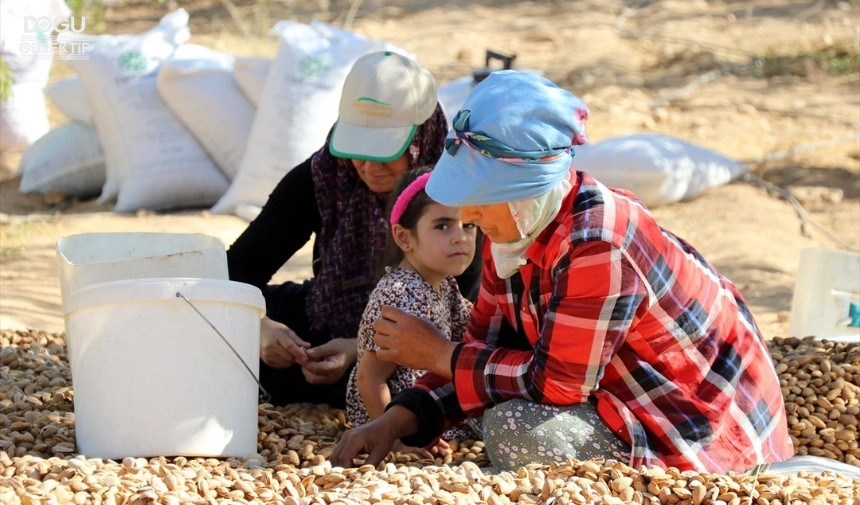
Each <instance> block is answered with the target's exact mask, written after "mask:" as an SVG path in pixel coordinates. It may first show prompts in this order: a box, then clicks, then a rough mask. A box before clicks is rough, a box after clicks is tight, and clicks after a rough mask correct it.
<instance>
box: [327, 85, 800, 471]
mask: <svg viewBox="0 0 860 505" xmlns="http://www.w3.org/2000/svg"><path fill="white" fill-rule="evenodd" d="M512 97H515V98H512ZM587 118H588V109H587V108H586V107H585V105H584V104H583V103H582V102H581V101H580V100H579V99H578V98H577V97H575V96H574V95H572V94H570V93H568V92H567V91H565V90H562V89H561V88H559V87H557V86H556V85H554V84H553V83H551V82H550V81H548V80H546V79H544V78H542V77H539V76H536V75H534V74H529V73H519V72H514V71H499V72H495V73H493V74H491V75H490V76H489V77H488V78H487V79H486V80H484V81H483V82H482V83H480V84H478V85H477V86H476V87H475V89H474V90H473V91H472V93H471V94H470V95H469V97H468V98H467V100H466V102H465V104H464V105H463V108H462V109H461V110H460V112H459V113H458V114H457V115H456V116H455V117H454V121H453V125H454V128H453V130H452V131H451V132H449V134H448V138H447V139H446V147H445V153H443V155H442V157H441V158H440V160H439V162H438V163H437V164H436V168H435V169H434V171H433V173H432V175H431V176H430V179H429V181H428V183H427V187H426V191H427V194H428V195H430V197H431V198H433V199H434V200H436V201H438V202H440V203H442V204H443V205H449V206H459V207H461V218H462V220H463V222H469V221H472V222H474V223H475V224H476V225H478V226H479V227H480V228H481V230H482V231H483V233H484V234H485V236H486V237H487V238H488V239H489V241H487V242H485V244H484V247H483V259H484V266H483V274H482V280H481V289H480V292H479V294H478V299H477V301H476V303H475V305H474V307H473V310H472V313H471V321H470V323H469V326H468V328H467V331H466V334H465V336H464V341H463V342H462V343H452V342H447V341H445V340H444V339H442V338H439V336H438V335H436V331H435V330H434V329H433V328H432V327H430V326H428V325H427V324H426V323H424V322H423V321H421V320H419V319H417V318H414V317H412V316H409V315H407V314H404V313H402V312H400V311H398V310H396V309H393V308H386V309H385V310H383V312H382V317H381V318H380V319H378V320H377V322H376V324H375V326H374V328H375V330H376V332H377V336H376V344H377V345H378V346H379V347H381V348H382V350H380V351H377V357H378V358H379V359H387V360H391V361H394V362H397V363H398V364H400V365H402V366H408V367H412V368H418V369H427V370H429V371H430V372H429V373H427V374H426V375H424V376H423V377H422V378H421V379H420V380H419V381H418V383H416V387H415V388H413V389H410V390H407V391H404V392H402V393H401V394H399V395H398V396H396V397H395V398H394V399H393V400H392V402H391V403H390V404H389V406H388V409H387V410H386V412H385V414H384V415H383V416H381V417H379V418H377V419H376V420H375V421H373V422H371V423H369V424H367V425H364V426H362V427H359V428H356V429H353V430H350V431H348V432H347V433H346V434H345V435H344V437H343V439H342V440H341V442H340V443H339V444H338V446H337V447H336V449H335V451H334V453H333V454H332V463H333V464H336V465H341V466H350V465H352V464H354V462H355V460H354V458H356V457H357V456H358V455H359V454H361V453H368V454H369V456H368V458H367V462H369V463H371V464H376V463H378V462H380V461H381V460H382V459H383V458H384V457H385V456H386V455H387V453H388V451H389V449H390V447H391V444H392V441H393V440H395V439H396V438H401V439H402V441H403V443H404V444H406V445H411V446H422V445H425V444H428V443H430V442H432V441H433V440H434V437H436V436H437V435H438V434H439V433H441V432H442V430H444V429H445V428H446V427H448V426H451V424H452V423H456V422H459V421H460V420H462V419H464V418H472V419H480V420H481V421H482V423H481V424H482V430H483V436H484V442H485V447H486V451H487V454H488V456H489V457H490V460H491V462H492V463H493V464H494V465H495V466H496V467H498V468H500V469H505V470H511V469H515V468H517V467H519V466H522V465H525V464H528V463H543V464H548V463H550V462H553V461H564V460H566V459H568V458H575V459H580V460H584V459H589V458H591V457H595V456H600V457H605V458H610V459H616V460H621V461H624V462H626V463H628V464H630V465H632V466H634V467H639V466H641V465H645V466H651V465H658V466H663V467H676V468H679V469H681V470H697V471H712V472H727V471H747V470H750V469H753V468H756V467H758V466H759V465H764V464H767V463H771V462H777V461H782V460H784V459H787V458H789V457H790V456H791V455H792V453H793V448H792V444H791V441H790V439H789V436H788V428H787V424H786V414H785V408H784V403H783V399H782V394H781V390H780V387H779V383H778V380H777V376H776V372H775V371H774V369H773V364H772V361H771V359H770V355H769V354H768V352H767V346H766V344H765V342H764V340H763V338H762V336H761V334H760V333H759V330H758V328H757V327H756V324H755V322H754V320H753V318H752V315H751V314H750V312H749V309H748V308H747V306H746V304H745V302H744V299H743V297H742V296H741V294H740V293H739V292H738V290H737V289H736V288H735V286H734V285H733V284H732V283H731V282H730V281H729V280H727V279H726V278H724V277H722V276H721V275H720V274H719V272H717V270H716V269H715V268H714V266H713V265H711V264H710V263H708V262H707V261H706V260H705V259H704V258H703V257H702V256H701V255H699V254H698V253H697V252H696V250H695V249H693V248H692V247H691V246H690V245H689V244H687V243H686V242H684V241H683V240H682V239H680V238H678V237H677V236H675V235H673V234H672V233H671V232H669V231H667V230H664V229H663V228H661V227H660V226H659V225H658V224H657V223H656V222H655V220H654V217H653V216H652V215H651V214H650V213H649V211H648V210H647V209H646V208H645V207H644V205H643V204H642V203H641V202H640V201H639V200H638V199H637V198H636V197H635V195H632V194H631V193H629V192H626V191H623V190H614V189H610V188H607V187H606V186H604V185H602V184H601V183H599V182H598V181H597V180H595V179H594V178H593V177H591V176H590V175H589V174H587V173H584V172H577V171H574V170H571V161H572V156H573V146H575V145H578V144H581V143H584V142H585V140H586V139H585V128H584V125H585V121H586V119H587ZM573 164H574V165H575V162H574V163H573Z"/></svg>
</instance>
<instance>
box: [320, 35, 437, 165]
mask: <svg viewBox="0 0 860 505" xmlns="http://www.w3.org/2000/svg"><path fill="white" fill-rule="evenodd" d="M436 101H437V96H436V80H435V79H434V78H433V75H432V74H431V73H430V72H429V71H427V70H426V69H424V68H423V67H421V65H419V64H418V62H417V61H415V60H414V59H412V58H409V57H407V56H404V55H402V54H398V53H395V52H391V51H380V52H375V53H369V54H365V55H364V56H362V57H361V58H359V59H358V60H356V62H355V64H353V66H352V69H351V70H350V71H349V74H348V75H347V76H346V81H345V82H344V85H343V92H342V94H341V98H340V108H339V110H338V114H339V115H338V120H337V123H335V126H334V132H333V133H332V136H331V143H330V144H329V150H330V151H331V153H332V154H333V155H335V156H338V157H341V158H355V159H364V160H371V161H382V162H385V161H393V160H395V159H397V158H399V157H400V156H401V155H402V154H403V153H404V152H405V151H406V148H407V147H409V144H410V143H411V142H412V137H413V136H415V131H416V129H417V128H418V125H420V124H422V123H424V122H425V121H427V119H429V118H430V116H431V115H433V111H435V110H436Z"/></svg>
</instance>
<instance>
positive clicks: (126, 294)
mask: <svg viewBox="0 0 860 505" xmlns="http://www.w3.org/2000/svg"><path fill="white" fill-rule="evenodd" d="M177 293H181V294H182V296H184V297H186V298H188V299H189V300H191V301H200V302H204V301H205V302H222V303H233V304H243V305H247V306H250V307H253V308H255V309H257V310H258V311H259V312H260V315H261V316H262V315H263V314H265V312H266V301H265V299H264V298H263V293H262V292H261V291H260V289H259V288H257V287H256V286H252V285H250V284H246V283H244V282H236V281H230V280H224V279H204V278H193V277H153V278H145V279H123V280H119V281H108V282H99V283H95V284H89V285H87V286H85V287H83V288H81V289H79V290H77V291H75V292H73V293H72V294H71V295H69V299H68V302H67V304H66V306H65V307H63V308H64V309H65V310H64V312H65V314H64V315H69V314H71V313H72V312H74V311H76V310H80V309H83V308H87V307H94V306H99V305H111V304H116V303H129V302H152V301H171V300H175V299H176V298H178V295H177Z"/></svg>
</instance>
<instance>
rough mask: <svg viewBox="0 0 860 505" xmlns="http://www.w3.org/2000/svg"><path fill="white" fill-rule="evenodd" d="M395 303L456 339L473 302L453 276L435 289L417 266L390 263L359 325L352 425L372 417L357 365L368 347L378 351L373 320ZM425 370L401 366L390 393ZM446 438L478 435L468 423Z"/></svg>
mask: <svg viewBox="0 0 860 505" xmlns="http://www.w3.org/2000/svg"><path fill="white" fill-rule="evenodd" d="M385 306H393V307H396V308H398V309H401V310H403V311H406V312H408V313H410V314H414V315H416V316H420V317H423V318H425V319H427V320H429V321H431V322H432V323H433V324H435V325H436V326H437V327H438V328H439V330H440V331H441V332H442V334H443V335H445V336H446V337H448V339H450V340H453V341H455V342H459V341H461V340H462V337H463V333H464V332H465V331H466V325H467V323H468V322H469V312H470V311H471V309H472V303H471V302H469V300H467V299H465V298H463V295H461V294H460V290H459V289H458V287H457V281H456V280H455V279H454V277H451V276H449V277H446V278H445V279H444V280H443V281H442V284H441V285H440V287H439V289H438V290H437V289H434V288H433V286H431V285H430V284H428V283H427V282H426V281H424V279H422V278H421V276H420V275H419V274H418V273H417V272H415V271H414V270H411V269H408V268H401V267H387V268H386V269H385V275H384V276H383V277H382V278H381V279H380V280H379V282H378V283H377V285H376V287H375V288H374V290H373V292H372V293H371V294H370V300H369V301H368V302H367V307H366V308H365V309H364V314H363V315H362V317H361V323H360V324H359V327H358V338H357V342H358V359H357V362H356V366H355V367H354V368H353V370H352V373H351V374H350V377H349V383H348V384H347V389H346V413H347V417H348V418H349V420H350V421H351V422H352V424H353V426H360V425H362V424H365V423H367V422H369V421H370V417H369V416H368V414H367V410H366V408H365V406H364V402H363V401H362V399H361V395H360V394H359V392H358V384H357V382H356V375H357V374H358V365H359V364H360V363H361V360H362V359H363V358H364V355H365V353H366V352H368V351H371V352H373V351H376V350H377V349H378V347H377V346H376V344H375V343H374V341H373V337H374V335H375V333H376V332H375V331H374V330H373V322H374V321H376V320H377V319H378V318H379V317H380V313H381V312H382V308H383V307H385ZM425 372H426V371H425V370H414V369H411V368H406V367H403V366H398V367H397V368H396V369H395V370H394V373H392V374H391V376H390V377H389V378H388V381H387V383H388V388H389V390H390V391H391V397H392V398H393V397H395V396H397V393H399V392H401V391H403V390H405V389H408V388H411V387H412V385H413V384H415V381H416V380H417V379H418V378H419V377H421V376H422V375H424V373H425ZM442 438H443V439H447V440H460V441H462V440H467V439H475V438H477V436H476V435H475V433H474V432H473V431H472V430H471V429H470V428H468V427H467V426H466V425H465V424H463V425H458V426H455V427H453V428H451V429H450V430H448V431H447V432H445V433H444V434H443V435H442Z"/></svg>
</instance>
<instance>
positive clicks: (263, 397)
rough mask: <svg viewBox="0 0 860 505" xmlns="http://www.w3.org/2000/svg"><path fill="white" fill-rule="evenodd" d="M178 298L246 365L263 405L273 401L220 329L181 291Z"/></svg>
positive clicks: (177, 293)
mask: <svg viewBox="0 0 860 505" xmlns="http://www.w3.org/2000/svg"><path fill="white" fill-rule="evenodd" d="M176 297H177V298H182V299H183V300H185V303H187V304H188V305H189V306H190V307H191V308H192V309H194V312H196V313H197V315H198V316H200V317H201V318H203V320H204V321H206V324H208V325H209V327H210V328H212V329H213V330H215V333H217V334H218V336H219V337H221V341H222V342H224V343H225V344H227V347H229V348H230V350H231V351H233V354H235V355H236V357H237V358H239V361H241V362H242V365H244V367H245V370H247V371H248V373H249V374H251V377H252V378H253V379H254V382H256V383H257V387H258V388H260V401H261V402H263V403H267V402H268V401H269V400H271V399H272V395H270V394H269V392H268V391H266V388H264V387H263V384H261V383H260V379H258V378H257V376H256V375H254V372H253V371H251V367H249V366H248V364H247V363H245V360H244V359H242V356H240V355H239V353H238V352H236V349H235V348H234V347H233V346H232V345H231V344H230V342H229V341H227V339H226V338H224V335H222V334H221V332H220V331H218V328H216V327H215V325H214V324H212V321H210V320H209V319H207V318H206V316H204V315H203V313H202V312H200V311H199V310H198V309H197V307H196V306H195V305H194V304H193V303H191V300H189V299H188V298H186V297H185V295H183V294H182V293H180V292H179V291H177V292H176Z"/></svg>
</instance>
